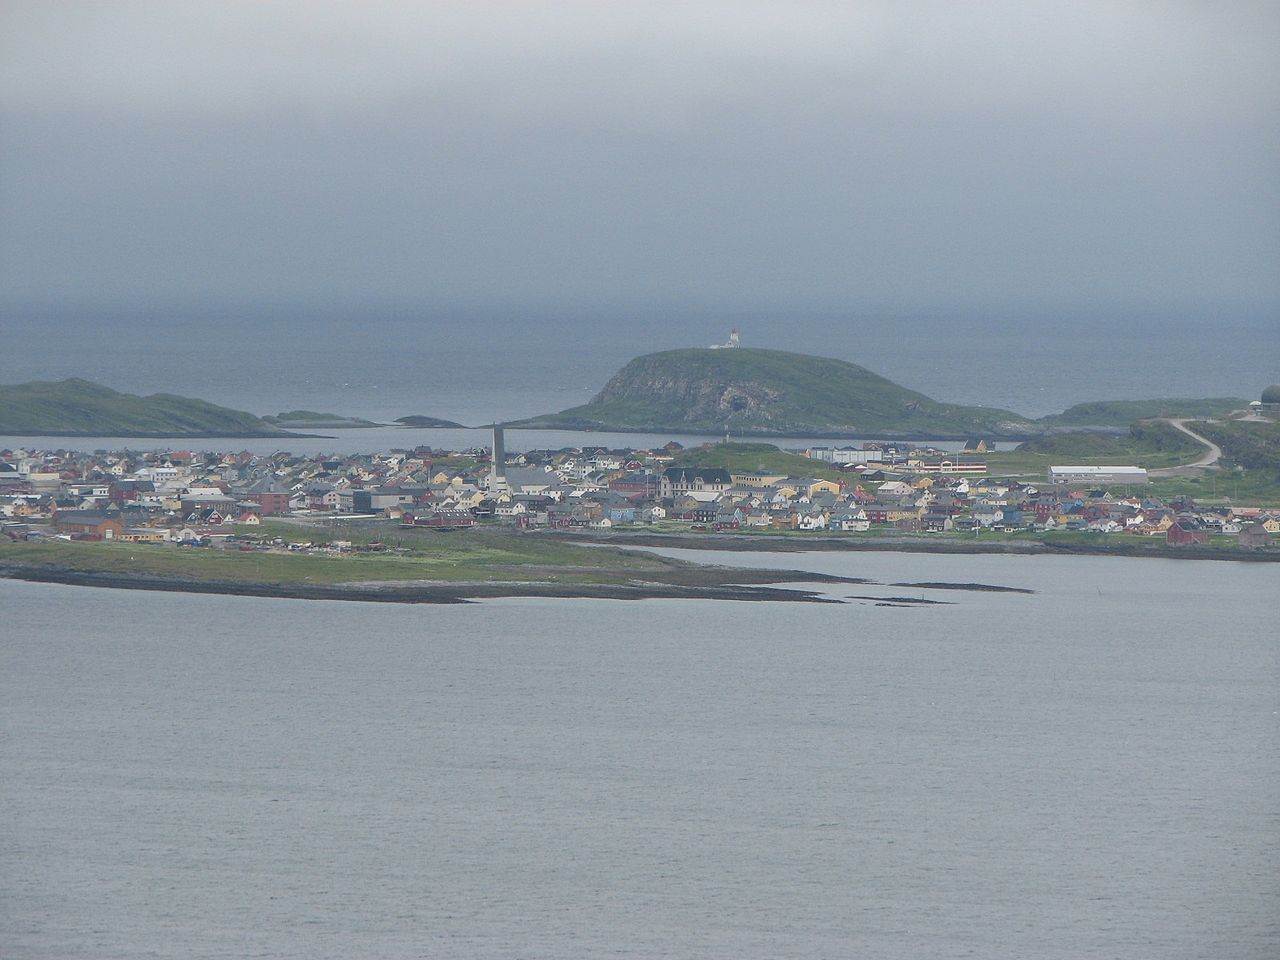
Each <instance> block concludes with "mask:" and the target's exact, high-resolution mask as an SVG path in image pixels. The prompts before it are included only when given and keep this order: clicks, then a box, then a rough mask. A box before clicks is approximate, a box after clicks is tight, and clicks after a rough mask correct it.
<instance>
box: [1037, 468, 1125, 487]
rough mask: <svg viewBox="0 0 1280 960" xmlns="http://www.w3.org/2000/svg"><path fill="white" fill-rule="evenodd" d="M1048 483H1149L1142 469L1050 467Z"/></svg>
mask: <svg viewBox="0 0 1280 960" xmlns="http://www.w3.org/2000/svg"><path fill="white" fill-rule="evenodd" d="M1049 482H1050V483H1098V484H1105V483H1149V482H1150V480H1149V479H1148V477H1147V471H1146V470H1144V469H1142V467H1110V466H1108V467H1050V468H1049Z"/></svg>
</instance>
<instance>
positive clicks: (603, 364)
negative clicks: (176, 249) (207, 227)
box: [0, 309, 1280, 424]
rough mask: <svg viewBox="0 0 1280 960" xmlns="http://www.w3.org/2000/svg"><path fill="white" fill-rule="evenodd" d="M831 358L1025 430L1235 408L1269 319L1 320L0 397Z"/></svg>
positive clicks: (480, 418) (452, 390) (216, 391)
mask: <svg viewBox="0 0 1280 960" xmlns="http://www.w3.org/2000/svg"><path fill="white" fill-rule="evenodd" d="M734 325H736V326H738V327H739V328H741V330H742V335H743V342H744V344H746V345H748V346H759V347H771V348H774V349H780V350H794V351H798V352H800V353H810V354H817V355H820V356H829V357H838V358H841V359H845V360H851V361H853V362H855V363H860V364H862V365H863V366H866V367H869V368H870V369H872V370H874V371H875V372H877V373H880V374H883V375H884V376H887V377H889V378H890V379H892V380H895V381H897V382H899V383H901V384H903V385H904V386H908V387H911V388H913V389H916V390H920V391H922V392H924V393H926V394H928V395H929V396H932V397H935V398H937V399H939V400H944V401H951V402H954V403H970V404H987V405H990V406H997V407H1003V408H1006V409H1010V410H1013V411H1016V412H1018V413H1022V414H1024V415H1027V416H1041V415H1043V414H1047V413H1054V412H1057V411H1060V410H1063V409H1065V408H1066V407H1067V406H1069V405H1071V404H1073V403H1078V402H1080V401H1085V400H1112V399H1124V398H1144V397H1147V398H1149V397H1168V396H1191V397H1202V396H1243V397H1246V398H1252V397H1255V396H1257V395H1258V394H1259V393H1260V392H1261V391H1262V389H1263V388H1264V387H1265V386H1266V385H1267V384H1270V383H1274V382H1275V381H1276V380H1277V379H1278V378H1280V371H1277V370H1276V367H1275V358H1276V356H1277V355H1280V321H1278V320H1277V318H1276V317H1275V316H1273V315H1255V314H1241V313H1239V312H1236V313H1232V312H1229V311H1224V312H1221V313H1219V314H1214V315H1186V316H1169V315H1163V314H1162V315H1142V314H1133V313H1125V312H1123V311H1112V312H1105V311H1102V312H1099V313H1097V314H1095V315H1092V316H1078V315H1070V316H1065V315H1055V314H1052V313H1044V312H1040V313H1039V314H1036V315H1016V316H1006V315H960V314H953V315H942V314H937V315H905V316H899V315H894V314H891V313H884V312H880V313H875V312H872V313H868V312H850V313H848V314H841V315H834V314H833V315H813V314H792V315H787V316H778V315H776V314H761V315H758V316H750V315H743V314H733V315H729V314H722V313H716V312H713V311H701V312H699V311H685V312H683V313H673V314H670V315H654V314H652V313H649V314H637V313H635V312H634V311H627V310H624V309H618V310H612V311H603V312H599V313H592V314H581V313H579V314H572V315H571V314H563V313H561V314H552V313H545V312H542V313H539V312H536V311H489V312H484V311H479V310H475V309H471V310H453V311H448V310H429V311H417V312H401V313H399V314H397V313H393V312H387V311H381V312H378V311H369V312H367V313H364V314H358V315H356V314H347V313H341V314H339V313H334V312H331V311H330V312H325V311H318V310H317V311H310V312H307V313H298V312H296V311H274V312H272V311H267V310H257V311H253V312H239V313H236V312H227V311H217V310H212V309H209V310H193V309H186V310H176V311H175V310H168V311H167V310H160V309H149V310H133V311H128V312H124V311H111V310H107V309H94V310H82V311H59V312H50V311H41V312H33V311H21V310H13V309H8V310H3V309H0V329H2V330H3V331H4V335H5V342H6V343H8V344H11V345H14V346H13V348H12V349H9V350H5V351H0V383H18V382H23V381H27V380H34V379H61V378H63V377H84V378H86V379H89V380H95V381H98V382H100V383H105V384H107V385H109V386H112V387H115V388H116V389H119V390H125V391H129V392H141V393H150V392H154V391H168V392H171V393H180V394H185V395H187V396H195V397H200V398H203V399H206V400H210V401H213V402H215V403H221V404H225V405H229V406H232V407H235V408H237V409H242V410H249V411H251V412H253V413H257V414H271V413H277V412H280V411H282V410H293V409H299V408H302V409H311V410H320V411H324V412H335V413H339V414H344V415H348V416H362V417H367V418H370V419H373V420H379V421H382V420H394V419H395V418H397V417H402V416H406V415H409V414H424V415H428V416H435V417H443V418H445V419H449V420H454V421H457V422H459V423H465V424H477V423H489V422H492V421H494V420H514V419H519V418H521V417H528V416H533V415H535V414H540V413H548V412H552V411H557V410H562V409H564V408H566V407H570V406H574V405H576V404H579V403H584V402H586V401H587V400H589V399H590V398H591V397H592V396H593V395H594V394H595V393H596V391H598V390H599V389H600V387H602V386H603V385H604V383H605V381H606V380H607V379H608V378H609V376H611V375H612V374H613V373H614V372H615V371H616V370H618V368H620V367H621V366H622V365H623V364H624V363H626V362H627V361H628V360H630V359H631V358H632V357H635V356H638V355H640V354H643V353H648V352H650V351H653V350H666V349H672V348H676V347H697V346H705V345H707V344H710V343H719V342H721V341H723V340H724V338H725V336H726V334H727V332H728V330H729V327H730V326H734Z"/></svg>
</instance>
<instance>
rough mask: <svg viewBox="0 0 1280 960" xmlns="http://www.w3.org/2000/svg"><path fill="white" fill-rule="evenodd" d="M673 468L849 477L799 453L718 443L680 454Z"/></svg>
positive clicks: (766, 446) (769, 445)
mask: <svg viewBox="0 0 1280 960" xmlns="http://www.w3.org/2000/svg"><path fill="white" fill-rule="evenodd" d="M671 465H672V466H674V467H724V468H725V469H726V470H728V471H729V472H730V473H766V474H768V473H780V474H782V475H784V476H789V477H823V478H826V479H833V480H838V479H840V478H842V477H844V476H846V475H845V474H842V473H841V472H840V471H839V470H838V469H836V467H834V466H833V465H832V464H829V463H823V462H822V461H821V460H810V459H809V458H808V457H805V456H801V455H800V454H797V453H787V451H785V450H780V449H779V448H777V447H775V446H774V445H773V444H772V443H715V444H710V445H708V446H705V447H692V448H690V449H687V450H681V451H680V452H679V453H678V454H676V456H675V457H674V458H673V459H672V461H671Z"/></svg>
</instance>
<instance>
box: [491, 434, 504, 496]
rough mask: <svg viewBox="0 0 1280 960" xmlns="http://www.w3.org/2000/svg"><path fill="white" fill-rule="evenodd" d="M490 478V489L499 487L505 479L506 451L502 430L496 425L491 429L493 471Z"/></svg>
mask: <svg viewBox="0 0 1280 960" xmlns="http://www.w3.org/2000/svg"><path fill="white" fill-rule="evenodd" d="M490 476H491V477H492V480H491V482H490V484H489V486H490V487H491V488H492V487H498V486H501V485H502V482H503V481H505V480H506V478H507V449H506V447H505V446H504V445H503V442H502V428H501V427H500V426H498V425H497V424H494V427H493V470H492V473H491V474H490Z"/></svg>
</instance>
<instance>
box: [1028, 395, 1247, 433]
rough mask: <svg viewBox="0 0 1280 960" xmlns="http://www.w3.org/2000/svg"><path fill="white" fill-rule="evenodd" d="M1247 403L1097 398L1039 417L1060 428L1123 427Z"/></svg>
mask: <svg viewBox="0 0 1280 960" xmlns="http://www.w3.org/2000/svg"><path fill="white" fill-rule="evenodd" d="M1248 405H1249V402H1248V401H1247V400H1241V399H1239V398H1238V397H1202V398H1199V399H1165V400H1097V401H1094V402H1092V403H1077V404H1076V405H1075V406H1074V407H1068V408H1067V409H1066V410H1064V411H1063V412H1062V413H1055V414H1051V415H1050V416H1047V417H1043V418H1041V422H1042V423H1047V424H1050V425H1052V426H1062V427H1127V426H1128V425H1129V424H1131V423H1133V422H1134V421H1135V420H1149V419H1151V418H1152V417H1217V416H1223V415H1225V414H1228V413H1230V412H1231V411H1232V410H1240V409H1242V408H1243V407H1246V406H1248Z"/></svg>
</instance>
